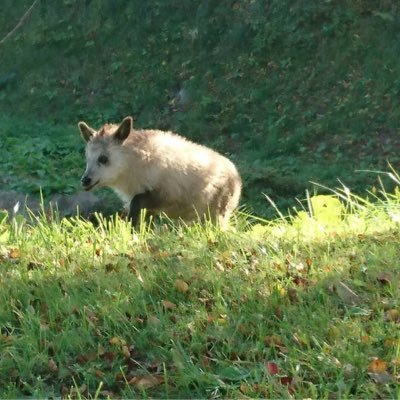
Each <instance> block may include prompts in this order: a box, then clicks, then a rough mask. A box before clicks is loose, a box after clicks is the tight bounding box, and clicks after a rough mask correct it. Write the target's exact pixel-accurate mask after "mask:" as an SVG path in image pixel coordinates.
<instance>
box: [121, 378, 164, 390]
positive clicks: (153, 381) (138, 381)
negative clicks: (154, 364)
mask: <svg viewBox="0 0 400 400" xmlns="http://www.w3.org/2000/svg"><path fill="white" fill-rule="evenodd" d="M163 382H164V378H163V377H162V376H160V375H139V376H134V377H133V378H132V379H131V380H130V381H129V382H128V383H129V385H132V386H135V388H136V389H139V390H144V389H151V388H152V387H155V386H158V385H160V384H161V383H163Z"/></svg>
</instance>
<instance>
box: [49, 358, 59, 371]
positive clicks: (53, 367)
mask: <svg viewBox="0 0 400 400" xmlns="http://www.w3.org/2000/svg"><path fill="white" fill-rule="evenodd" d="M47 366H48V367H49V370H50V371H51V372H57V371H58V366H57V364H56V362H55V361H54V360H53V359H52V358H50V359H49V361H48V362H47Z"/></svg>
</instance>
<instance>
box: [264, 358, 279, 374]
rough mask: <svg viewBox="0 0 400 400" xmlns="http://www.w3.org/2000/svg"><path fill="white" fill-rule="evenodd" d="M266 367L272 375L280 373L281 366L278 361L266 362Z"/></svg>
mask: <svg viewBox="0 0 400 400" xmlns="http://www.w3.org/2000/svg"><path fill="white" fill-rule="evenodd" d="M265 368H266V369H267V371H268V373H269V374H270V375H276V374H279V367H278V365H277V364H276V363H274V362H273V361H268V362H266V363H265Z"/></svg>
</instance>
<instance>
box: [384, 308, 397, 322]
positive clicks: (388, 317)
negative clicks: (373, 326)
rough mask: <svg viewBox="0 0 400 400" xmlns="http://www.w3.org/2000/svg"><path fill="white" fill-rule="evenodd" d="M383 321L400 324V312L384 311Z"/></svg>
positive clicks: (393, 310)
mask: <svg viewBox="0 0 400 400" xmlns="http://www.w3.org/2000/svg"><path fill="white" fill-rule="evenodd" d="M385 319H386V320H387V321H393V322H400V312H399V310H397V309H395V308H393V309H392V310H388V311H386V314H385Z"/></svg>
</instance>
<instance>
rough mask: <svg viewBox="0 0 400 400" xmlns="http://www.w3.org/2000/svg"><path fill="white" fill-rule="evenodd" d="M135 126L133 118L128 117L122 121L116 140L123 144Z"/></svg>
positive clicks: (116, 132) (115, 134) (115, 135)
mask: <svg viewBox="0 0 400 400" xmlns="http://www.w3.org/2000/svg"><path fill="white" fill-rule="evenodd" d="M132 126H133V119H132V117H126V118H124V119H123V120H122V122H121V124H120V126H119V127H118V129H117V130H116V131H115V133H114V139H115V140H118V141H119V142H123V141H124V140H125V139H126V138H127V137H128V136H129V134H130V133H131V130H132Z"/></svg>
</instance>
